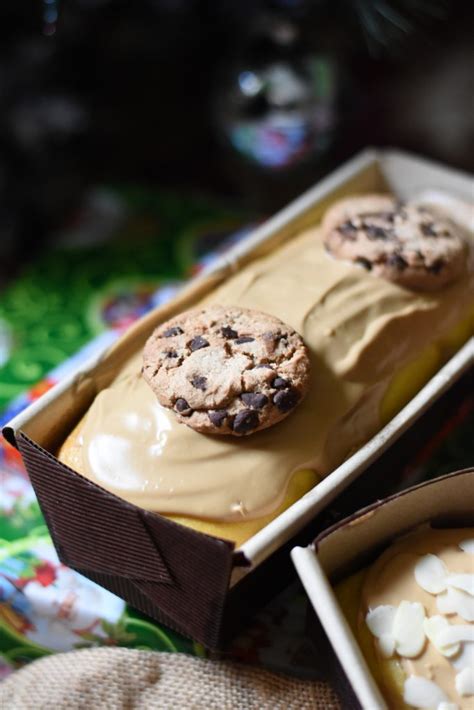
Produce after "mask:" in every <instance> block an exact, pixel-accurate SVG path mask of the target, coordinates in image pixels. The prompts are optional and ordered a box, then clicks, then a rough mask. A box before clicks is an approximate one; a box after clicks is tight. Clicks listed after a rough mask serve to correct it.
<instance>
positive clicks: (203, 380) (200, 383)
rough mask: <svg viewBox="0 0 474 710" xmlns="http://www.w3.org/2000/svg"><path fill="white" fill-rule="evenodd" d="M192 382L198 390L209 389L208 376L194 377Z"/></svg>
mask: <svg viewBox="0 0 474 710" xmlns="http://www.w3.org/2000/svg"><path fill="white" fill-rule="evenodd" d="M191 384H192V386H193V387H195V388H196V389H197V390H202V391H203V392H204V391H205V390H206V389H207V377H200V376H197V377H193V379H192V380H191Z"/></svg>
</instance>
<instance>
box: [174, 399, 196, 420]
mask: <svg viewBox="0 0 474 710" xmlns="http://www.w3.org/2000/svg"><path fill="white" fill-rule="evenodd" d="M174 406H175V409H176V411H178V412H179V413H180V414H182V415H183V417H189V415H190V414H192V412H193V410H192V409H191V407H190V406H189V404H188V403H187V402H186V400H185V399H183V397H180V398H179V399H177V400H176V402H175V403H174Z"/></svg>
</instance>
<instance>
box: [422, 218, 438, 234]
mask: <svg viewBox="0 0 474 710" xmlns="http://www.w3.org/2000/svg"><path fill="white" fill-rule="evenodd" d="M420 232H421V233H422V234H423V235H424V236H425V237H437V236H438V233H437V232H436V230H435V228H434V224H433V223H432V222H431V223H429V224H426V223H423V224H420Z"/></svg>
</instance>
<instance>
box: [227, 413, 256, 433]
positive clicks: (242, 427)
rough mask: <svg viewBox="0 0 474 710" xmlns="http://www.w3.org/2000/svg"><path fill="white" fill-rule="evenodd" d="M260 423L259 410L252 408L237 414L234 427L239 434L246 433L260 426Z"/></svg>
mask: <svg viewBox="0 0 474 710" xmlns="http://www.w3.org/2000/svg"><path fill="white" fill-rule="evenodd" d="M258 424H259V419H258V414H257V412H254V411H253V410H252V409H244V410H243V411H242V412H239V413H238V414H237V415H236V417H235V419H234V421H233V424H232V429H233V430H234V431H235V432H236V433H237V434H245V433H246V432H247V431H252V429H255V428H256V427H258Z"/></svg>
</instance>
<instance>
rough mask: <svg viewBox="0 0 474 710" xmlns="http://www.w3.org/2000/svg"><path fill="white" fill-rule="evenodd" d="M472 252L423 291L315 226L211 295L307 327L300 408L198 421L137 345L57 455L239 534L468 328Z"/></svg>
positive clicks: (424, 373)
mask: <svg viewBox="0 0 474 710" xmlns="http://www.w3.org/2000/svg"><path fill="white" fill-rule="evenodd" d="M472 260H473V255H472V250H471V253H470V254H469V259H468V262H467V263H466V271H465V274H464V275H463V276H462V277H461V278H459V279H458V280H457V281H456V282H455V283H453V284H452V285H450V286H448V287H447V288H444V289H442V290H440V291H436V292H430V293H423V292H414V291H410V290H407V289H404V288H401V287H399V286H397V285H395V284H393V283H390V282H389V281H386V280H384V279H381V278H377V277H374V276H372V275H371V274H370V273H368V272H366V271H365V270H364V269H362V268H359V267H357V266H354V265H352V264H350V263H345V262H343V261H339V260H336V259H333V258H332V257H330V256H328V254H327V253H326V251H325V249H324V246H323V243H322V239H321V234H320V231H319V230H318V229H317V228H313V229H309V230H307V231H305V232H304V233H302V234H300V235H299V236H297V237H296V238H294V239H292V240H291V242H290V243H288V244H287V245H285V246H283V247H281V248H280V249H278V251H277V252H276V253H275V254H272V255H270V256H267V257H264V258H262V259H259V260H257V261H254V262H252V263H251V264H250V265H248V266H247V267H245V268H244V269H242V271H240V272H239V273H238V274H236V275H235V276H233V277H232V278H230V279H229V280H228V281H227V282H226V283H225V284H224V285H222V286H221V287H220V288H218V289H217V290H215V291H213V293H212V294H211V296H210V297H209V298H208V299H206V301H205V302H206V303H215V304H220V305H234V304H235V305H239V306H242V307H248V308H254V309H258V310H262V311H265V312H267V313H270V314H273V315H275V316H277V317H278V318H280V319H281V320H283V321H284V322H286V323H288V324H289V325H291V326H293V327H294V328H295V330H297V331H298V332H299V333H300V334H301V335H302V336H303V338H304V340H305V343H306V345H307V346H308V348H309V351H310V356H311V360H312V362H311V365H312V373H311V387H310V391H309V393H308V395H307V396H306V397H305V399H304V400H303V402H302V403H301V404H299V406H298V407H297V408H296V409H295V411H294V412H293V413H292V414H291V416H289V417H288V418H287V419H286V420H285V421H283V422H281V423H279V424H278V425H276V426H273V427H271V428H269V429H266V430H263V431H260V432H258V433H256V434H253V435H251V436H247V437H241V438H237V437H224V436H206V435H203V434H199V433H197V432H195V431H193V430H192V429H190V428H188V427H186V426H184V425H182V424H179V423H178V422H177V421H176V419H175V417H174V414H173V412H171V411H168V410H166V409H164V408H163V407H161V406H160V405H159V404H158V402H157V400H156V397H155V396H154V394H153V392H152V391H151V389H150V388H149V387H148V385H147V384H146V383H145V381H144V380H143V379H142V377H141V374H140V371H141V355H140V353H138V354H137V355H136V357H135V358H134V359H132V361H130V362H129V364H128V365H127V367H126V368H125V369H124V370H123V372H121V373H120V374H119V375H118V377H117V378H116V380H115V381H114V382H113V383H112V384H111V385H110V386H109V387H108V388H106V389H104V390H103V391H101V392H100V393H99V394H98V396H97V397H96V399H95V401H94V402H93V404H92V406H91V407H90V409H89V411H88V412H87V414H86V416H85V417H84V419H83V420H82V422H80V424H79V425H78V427H77V428H76V430H75V431H74V432H73V433H72V434H71V435H70V436H69V437H68V439H67V440H66V442H65V444H64V445H63V447H62V448H61V450H60V452H59V458H60V459H61V460H62V461H64V462H65V463H67V464H69V465H70V466H71V467H72V468H74V469H75V470H77V471H79V472H80V473H82V474H83V475H84V476H86V477H88V478H90V479H91V480H92V481H94V482H95V483H98V484H99V485H101V486H103V487H104V488H106V489H108V490H110V491H112V492H113V493H115V494H117V495H119V496H121V497H123V498H125V499H126V500H129V501H131V502H133V503H135V504H137V505H139V506H142V507H144V508H147V509H150V510H154V511H157V512H160V513H163V514H165V515H168V516H171V517H174V518H175V519H177V520H179V521H180V522H183V523H184V524H186V525H190V526H191V527H196V528H197V529H199V530H202V531H204V532H208V533H210V534H214V535H218V536H221V537H225V538H228V539H232V540H234V541H236V543H237V544H240V543H241V542H243V541H244V540H245V539H248V538H249V537H251V536H252V535H253V534H254V533H255V532H256V531H257V530H258V529H260V528H262V527H263V526H264V525H266V524H267V523H268V522H269V520H271V519H272V518H274V517H275V516H276V515H277V514H278V513H280V512H281V511H282V510H284V509H285V508H287V507H288V506H289V505H291V504H292V503H293V502H294V501H295V500H297V499H298V498H300V497H301V496H302V495H303V494H304V493H305V492H306V491H308V490H310V489H311V488H312V487H313V486H314V485H315V483H316V482H317V481H318V480H319V479H320V478H321V477H322V476H325V475H327V474H328V473H329V472H330V471H331V470H333V469H334V468H335V467H336V466H337V465H338V464H339V463H341V462H342V461H343V460H344V458H345V457H347V456H348V455H349V453H351V452H352V451H354V450H355V449H356V448H357V447H359V446H360V445H361V444H362V443H364V442H365V441H367V440H368V439H369V438H370V437H371V436H372V435H373V434H375V433H376V432H377V431H378V430H379V429H380V428H381V426H382V425H383V424H385V423H386V422H387V421H388V420H389V419H390V418H391V417H392V416H393V414H394V413H396V412H397V411H398V410H399V409H400V408H401V407H402V406H403V404H405V402H406V401H408V400H409V399H410V398H411V397H412V396H413V394H414V393H415V392H416V391H418V389H419V388H420V387H421V386H422V385H423V384H424V383H425V382H426V381H427V380H428V379H429V378H430V377H431V376H432V374H433V373H434V372H435V371H436V370H437V369H438V368H439V367H440V365H441V364H442V362H443V361H444V360H446V359H447V357H448V356H449V355H450V354H451V353H452V352H453V350H455V349H457V348H458V347H459V346H460V345H461V344H462V343H463V342H464V341H465V340H466V339H467V337H469V334H470V333H472V331H473V327H472V326H473V310H474V309H473V304H474V268H473V264H472Z"/></svg>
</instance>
